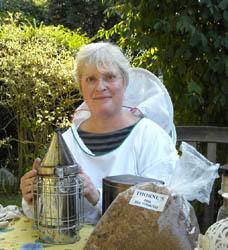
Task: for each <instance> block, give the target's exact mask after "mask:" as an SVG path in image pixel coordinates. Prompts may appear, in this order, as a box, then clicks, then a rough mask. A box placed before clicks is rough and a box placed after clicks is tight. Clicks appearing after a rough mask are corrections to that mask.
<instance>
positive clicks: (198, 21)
mask: <svg viewBox="0 0 228 250" xmlns="http://www.w3.org/2000/svg"><path fill="white" fill-rule="evenodd" d="M105 2H109V3H110V4H114V3H116V7H115V11H116V12H118V13H120V15H121V20H120V21H119V22H118V23H117V24H116V25H115V26H114V27H113V28H111V29H110V30H100V31H99V33H98V36H100V37H102V38H103V37H105V38H108V39H110V38H112V37H114V38H115V39H116V38H117V41H118V43H119V44H120V46H122V47H123V48H125V49H126V50H128V51H131V56H132V57H133V63H134V64H135V65H137V66H141V67H145V68H147V69H149V70H151V71H153V72H155V73H156V72H157V73H158V72H159V71H162V74H163V79H164V82H165V84H166V86H167V88H168V89H169V92H170V93H171V96H172V99H173V102H174V105H175V115H176V122H177V124H181V125H184V124H208V125H215V124H216V125H228V108H227V107H228V82H227V77H228V54H227V50H228V34H227V32H226V30H227V27H228V11H227V7H228V4H227V0H213V1H211V0H202V1H189V0H185V1H170V0H164V1H160V0H153V1H152V0H149V1H146V0H139V1H133V0H130V1H122V0H119V1H112V0H106V1H105ZM111 11H112V12H113V11H114V8H112V10H111Z"/></svg>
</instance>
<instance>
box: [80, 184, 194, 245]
mask: <svg viewBox="0 0 228 250" xmlns="http://www.w3.org/2000/svg"><path fill="white" fill-rule="evenodd" d="M138 193H139V194H138ZM135 196H136V198H135ZM141 198H142V199H141ZM162 198H164V201H165V205H164V207H163V208H162V206H161V201H162ZM150 201H151V202H150ZM185 206H186V200H185V199H184V198H183V197H181V196H173V195H172V194H171V192H170V191H169V190H168V189H167V188H166V187H164V186H158V185H156V184H153V183H143V184H138V185H136V186H133V187H131V188H129V189H128V190H126V191H124V192H122V193H120V194H119V195H118V196H117V197H116V199H115V200H114V201H113V202H112V204H111V205H110V206H109V208H108V209H107V210H106V212H105V213H104V215H103V216H102V218H101V219H100V221H99V222H98V224H97V225H96V228H95V230H94V231H93V233H92V234H91V236H90V238H89V240H88V242H87V244H86V246H85V248H84V250H92V249H100V250H101V249H104V250H105V249H115V250H122V249H129V250H131V249H134V250H141V249H144V250H153V249H154V250H158V249H159V250H167V249H169V250H191V249H193V248H194V247H195V246H196V241H197V237H198V234H199V228H198V223H197V220H196V217H195V213H194V209H193V208H192V207H191V206H190V205H188V204H187V210H188V214H186V213H185V212H186V208H185ZM154 209H155V210H154ZM160 210H161V211H160Z"/></svg>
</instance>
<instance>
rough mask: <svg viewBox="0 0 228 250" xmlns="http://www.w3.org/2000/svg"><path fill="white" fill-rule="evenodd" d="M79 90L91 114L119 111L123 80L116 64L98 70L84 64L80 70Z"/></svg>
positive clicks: (105, 114) (109, 113)
mask: <svg viewBox="0 0 228 250" xmlns="http://www.w3.org/2000/svg"><path fill="white" fill-rule="evenodd" d="M81 90H82V95H83V98H84V101H85V102H86V103H87V105H88V107H89V109H90V112H91V115H95V116H111V115H115V114H117V113H118V112H120V110H121V107H122V101H123V95H124V81H123V77H122V76H121V73H120V72H119V70H118V68H117V67H116V66H114V65H111V66H109V67H107V68H102V69H99V70H98V69H97V68H96V66H94V65H91V64H87V65H85V66H84V68H83V70H82V77H81Z"/></svg>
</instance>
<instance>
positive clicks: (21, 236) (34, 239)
mask: <svg viewBox="0 0 228 250" xmlns="http://www.w3.org/2000/svg"><path fill="white" fill-rule="evenodd" d="M93 228H94V227H93V226H92V225H84V226H83V227H82V229H81V230H80V232H79V235H80V240H79V241H78V242H76V243H74V244H67V245H50V244H43V243H41V242H39V239H38V231H37V230H36V229H34V226H33V221H32V220H31V219H28V218H27V217H25V216H22V217H21V218H20V219H19V220H16V221H12V222H11V223H10V225H9V226H8V227H7V228H5V229H0V250H41V249H48V250H58V249H59V250H60V249H61V250H81V249H83V247H84V246H85V243H86V241H87V239H88V237H89V235H90V234H91V232H92V230H93Z"/></svg>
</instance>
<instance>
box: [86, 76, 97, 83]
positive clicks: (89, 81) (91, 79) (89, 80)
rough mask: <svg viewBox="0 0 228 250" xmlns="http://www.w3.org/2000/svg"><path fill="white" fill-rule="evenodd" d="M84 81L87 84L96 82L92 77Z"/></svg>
mask: <svg viewBox="0 0 228 250" xmlns="http://www.w3.org/2000/svg"><path fill="white" fill-rule="evenodd" d="M86 81H87V82H88V83H94V82H95V81H96V78H95V77H93V76H90V77H87V78H86Z"/></svg>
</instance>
